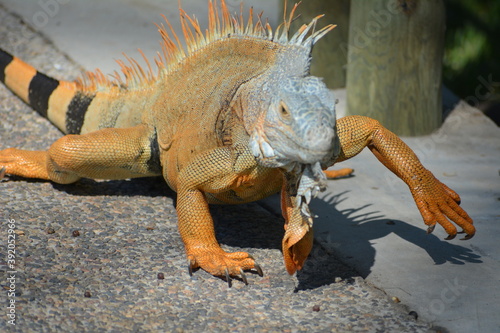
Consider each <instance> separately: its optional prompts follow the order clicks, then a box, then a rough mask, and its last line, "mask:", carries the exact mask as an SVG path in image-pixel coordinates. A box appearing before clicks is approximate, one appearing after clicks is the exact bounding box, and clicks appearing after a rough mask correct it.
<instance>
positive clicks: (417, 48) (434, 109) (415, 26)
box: [347, 0, 445, 135]
mask: <svg viewBox="0 0 500 333" xmlns="http://www.w3.org/2000/svg"><path fill="white" fill-rule="evenodd" d="M444 30H445V9H444V4H443V1H442V0H370V1H361V0H356V1H352V2H351V17H350V28H349V50H348V68H347V108H348V111H347V113H348V114H350V115H354V114H359V115H366V116H369V117H372V118H375V119H377V120H379V121H380V122H381V123H382V124H383V125H384V126H385V127H387V128H388V129H390V130H391V131H393V132H395V133H396V134H398V135H423V134H428V133H430V132H432V131H434V130H435V129H437V128H438V127H439V126H440V125H441V122H442V105H441V104H442V103H441V64H442V57H443V49H444Z"/></svg>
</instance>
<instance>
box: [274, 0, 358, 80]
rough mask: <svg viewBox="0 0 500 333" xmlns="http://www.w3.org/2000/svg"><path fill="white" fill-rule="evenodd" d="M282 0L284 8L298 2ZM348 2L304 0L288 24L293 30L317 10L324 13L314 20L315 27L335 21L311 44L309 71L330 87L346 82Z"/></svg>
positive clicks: (308, 20) (311, 16)
mask: <svg viewBox="0 0 500 333" xmlns="http://www.w3.org/2000/svg"><path fill="white" fill-rule="evenodd" d="M284 1H286V2H287V11H288V12H290V10H291V9H292V8H293V6H294V4H295V3H297V2H298V1H297V0H281V7H282V8H284ZM349 3H350V0H329V1H324V0H304V1H302V3H301V4H300V6H299V8H298V9H297V14H300V17H299V18H298V19H297V20H296V21H294V23H293V25H292V32H295V31H296V30H297V29H298V28H299V27H300V26H301V25H302V24H305V23H309V22H311V20H312V19H313V18H314V17H316V16H318V15H320V14H325V17H323V18H322V19H321V20H319V21H318V29H319V28H321V27H324V26H326V25H327V24H330V23H332V24H336V25H337V27H336V28H335V29H333V31H331V32H329V33H328V34H327V35H326V36H325V37H323V38H322V39H321V41H319V42H318V44H316V45H315V46H314V50H313V56H312V59H313V61H312V64H311V74H312V75H314V76H318V77H322V78H323V79H324V82H325V83H326V85H327V86H328V87H329V88H330V89H336V88H344V87H345V85H346V64H347V37H348V32H349Z"/></svg>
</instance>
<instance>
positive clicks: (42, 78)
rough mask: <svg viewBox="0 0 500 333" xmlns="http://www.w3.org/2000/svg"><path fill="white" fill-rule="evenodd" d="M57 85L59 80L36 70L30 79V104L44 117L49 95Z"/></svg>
mask: <svg viewBox="0 0 500 333" xmlns="http://www.w3.org/2000/svg"><path fill="white" fill-rule="evenodd" d="M58 86H59V81H57V80H55V79H53V78H51V77H48V76H47V75H45V74H42V73H40V72H36V75H35V76H34V77H33V78H32V79H31V82H30V86H29V90H28V99H29V101H30V105H31V107H32V108H33V109H35V110H36V111H38V113H40V114H41V115H42V116H44V117H45V118H47V109H48V108H49V98H50V95H52V93H53V92H54V90H56V88H57V87H58Z"/></svg>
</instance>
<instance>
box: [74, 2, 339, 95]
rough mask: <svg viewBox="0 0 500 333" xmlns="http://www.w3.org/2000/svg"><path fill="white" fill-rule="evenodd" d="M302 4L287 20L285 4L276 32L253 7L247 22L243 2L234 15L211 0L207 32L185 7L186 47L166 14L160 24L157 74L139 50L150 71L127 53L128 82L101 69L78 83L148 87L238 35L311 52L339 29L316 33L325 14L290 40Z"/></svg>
mask: <svg viewBox="0 0 500 333" xmlns="http://www.w3.org/2000/svg"><path fill="white" fill-rule="evenodd" d="M298 5H299V4H295V6H294V7H293V8H292V10H291V11H290V13H289V15H288V18H287V9H286V1H285V10H284V13H285V14H284V17H283V22H282V23H281V24H280V25H279V26H278V27H277V28H276V30H274V31H273V29H272V28H271V26H270V25H269V23H268V22H267V20H266V21H265V22H264V23H263V22H262V14H263V13H260V14H259V15H257V21H256V22H254V13H253V8H250V10H249V17H248V20H247V22H246V23H245V19H244V18H243V3H242V5H241V6H240V14H239V15H233V14H231V13H230V12H229V9H228V8H227V6H226V2H225V0H220V5H219V6H218V5H217V0H214V1H212V0H209V2H208V28H207V29H206V31H205V33H203V32H202V29H201V27H200V24H199V23H198V20H197V19H196V18H195V17H194V16H193V17H190V16H189V15H188V14H187V13H186V12H185V11H184V10H183V9H182V8H179V11H180V18H181V26H182V33H183V37H184V40H185V45H186V46H184V45H183V44H182V42H181V40H180V38H179V37H178V36H177V34H176V33H175V32H174V29H173V28H172V25H171V24H170V22H168V20H167V18H166V17H165V16H164V15H162V16H163V19H164V20H165V24H166V27H165V25H164V24H160V25H158V24H157V25H156V26H157V27H158V32H159V33H160V36H161V38H162V41H161V49H162V52H161V53H160V52H158V54H157V57H155V59H154V61H155V63H156V67H157V73H156V74H155V73H154V72H153V69H152V66H151V63H150V62H149V60H148V59H147V58H146V56H145V55H144V53H143V52H142V51H141V50H140V49H139V52H140V53H141V55H142V57H143V59H144V61H145V63H146V66H147V70H144V69H143V68H142V67H141V65H140V64H139V63H138V62H137V61H136V60H135V59H133V58H130V57H128V56H127V55H125V54H124V56H125V59H126V60H127V63H125V62H124V61H122V60H117V62H118V64H119V65H120V67H121V72H122V74H123V76H124V79H123V78H122V75H120V74H119V73H118V72H117V71H115V72H114V74H112V75H111V79H110V78H108V77H106V75H104V74H103V73H102V72H101V71H100V70H99V69H97V70H96V71H95V72H87V73H85V74H84V75H83V76H82V77H81V78H80V79H78V80H77V84H78V85H79V88H80V89H81V90H84V91H88V92H94V91H96V90H101V89H107V88H111V87H120V88H136V87H144V85H147V84H150V83H152V82H154V81H156V80H157V79H158V77H159V76H160V75H162V74H168V73H169V72H170V71H173V70H175V66H176V65H178V64H179V63H181V62H182V61H183V60H185V59H187V58H188V57H189V56H190V55H191V54H193V53H195V52H196V51H198V50H200V49H202V48H204V47H206V46H207V45H209V44H210V43H213V42H215V41H220V40H223V39H228V38H233V37H236V36H237V37H239V38H241V37H247V38H257V39H263V40H268V41H272V42H275V43H279V44H281V45H283V46H289V45H299V46H302V47H306V48H309V49H311V48H312V47H313V45H314V44H315V43H316V42H317V41H318V40H319V39H320V38H321V37H323V36H324V35H325V34H327V33H328V32H329V31H330V30H332V29H333V28H335V25H332V24H330V25H327V26H326V27H324V28H322V29H320V30H318V31H315V28H316V22H317V21H318V20H319V19H320V18H321V17H323V15H319V16H317V17H315V18H314V19H313V20H312V21H311V22H310V23H309V24H304V25H302V26H301V27H300V28H299V29H298V30H297V31H296V32H295V34H293V35H292V36H291V37H290V26H291V23H292V22H293V20H294V17H295V16H294V15H295V11H296V9H297V7H298Z"/></svg>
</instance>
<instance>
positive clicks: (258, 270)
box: [254, 263, 264, 277]
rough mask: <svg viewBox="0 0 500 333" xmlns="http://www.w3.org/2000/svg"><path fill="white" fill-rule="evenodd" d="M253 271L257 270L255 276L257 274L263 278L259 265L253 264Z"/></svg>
mask: <svg viewBox="0 0 500 333" xmlns="http://www.w3.org/2000/svg"><path fill="white" fill-rule="evenodd" d="M254 267H255V269H256V270H257V274H259V276H260V277H263V276H264V273H263V272H262V268H260V265H259V264H257V263H255V264H254Z"/></svg>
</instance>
